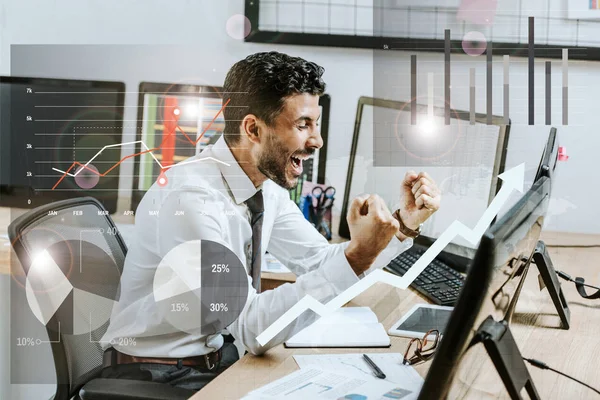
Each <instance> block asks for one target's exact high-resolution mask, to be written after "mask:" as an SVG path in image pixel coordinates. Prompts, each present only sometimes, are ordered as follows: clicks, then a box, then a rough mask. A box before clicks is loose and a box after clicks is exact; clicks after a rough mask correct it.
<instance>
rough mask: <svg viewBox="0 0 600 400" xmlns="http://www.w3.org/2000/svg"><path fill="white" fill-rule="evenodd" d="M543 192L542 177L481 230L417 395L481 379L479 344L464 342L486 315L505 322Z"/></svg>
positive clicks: (536, 231) (538, 221)
mask: <svg viewBox="0 0 600 400" xmlns="http://www.w3.org/2000/svg"><path fill="white" fill-rule="evenodd" d="M549 198H550V179H549V178H547V177H542V178H540V179H539V180H537V181H536V182H534V184H533V186H532V188H531V189H530V190H529V191H528V192H527V193H525V194H524V195H523V197H521V199H520V200H519V201H518V202H517V203H516V204H515V205H514V206H512V207H511V209H510V210H509V211H508V212H507V213H506V214H505V215H503V216H502V218H501V219H499V220H498V221H496V222H495V223H494V224H492V226H490V228H489V229H488V230H487V231H486V233H485V234H484V235H483V237H482V239H481V242H480V244H479V247H478V249H477V253H476V255H475V258H474V259H473V261H472V263H471V265H470V267H469V272H468V274H467V279H466V281H465V285H464V287H463V289H462V291H461V294H460V297H459V299H458V301H457V303H456V305H455V307H454V310H453V312H452V315H451V316H450V320H449V321H448V325H447V326H446V330H445V335H444V337H443V339H442V341H441V343H440V347H439V349H438V350H437V352H436V355H435V358H434V360H433V363H432V365H431V368H430V369H429V372H428V375H427V377H426V380H425V384H424V385H423V389H422V391H421V393H420V395H419V399H433V398H435V399H438V398H446V396H447V395H448V390H450V387H451V383H452V381H453V379H454V378H455V377H456V379H454V380H455V381H457V382H460V383H458V384H457V385H455V387H453V390H460V387H475V386H477V385H479V384H480V383H481V381H478V377H479V376H480V375H482V371H483V369H482V368H481V359H482V357H481V352H483V351H484V349H483V346H478V347H476V348H473V349H469V350H468V351H467V348H468V346H469V343H470V342H471V340H472V339H473V338H474V337H475V335H476V334H477V330H478V329H479V327H480V325H481V323H482V322H483V321H484V320H485V319H486V318H487V317H488V316H491V317H492V318H493V319H494V320H496V321H506V323H509V322H510V320H511V317H512V316H513V312H514V306H515V304H516V301H517V299H518V298H519V292H520V290H521V289H520V287H521V285H520V283H521V282H522V280H523V279H524V278H525V276H526V274H527V269H528V268H529V265H530V263H531V260H532V256H533V254H534V251H535V249H536V245H537V243H538V239H539V237H540V234H541V230H542V226H543V223H544V218H545V214H546V211H547V209H548V203H549ZM462 385H464V386H462ZM449 397H450V398H455V397H457V396H456V395H455V394H454V393H453V394H451V395H450V396H449ZM458 397H460V396H458Z"/></svg>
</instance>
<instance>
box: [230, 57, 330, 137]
mask: <svg viewBox="0 0 600 400" xmlns="http://www.w3.org/2000/svg"><path fill="white" fill-rule="evenodd" d="M324 71H325V69H324V68H323V67H321V66H319V65H317V64H315V63H314V62H310V61H306V60H304V59H302V58H300V57H291V56H288V55H287V54H283V53H279V52H276V51H270V52H264V53H256V54H252V55H250V56H248V57H246V58H245V59H243V60H241V61H238V62H237V63H235V64H234V65H233V66H232V67H231V69H230V70H229V72H228V73H227V76H226V77H225V83H224V85H223V90H224V92H225V93H223V101H227V99H231V100H230V102H229V104H228V105H227V107H225V109H224V110H223V115H224V117H225V131H224V134H225V140H226V142H227V143H228V144H229V145H235V144H237V143H239V140H240V133H239V131H240V123H241V121H242V119H244V117H245V116H246V115H248V114H254V115H256V116H257V117H258V118H260V119H261V120H262V121H264V122H265V123H266V124H267V126H271V125H272V123H273V121H274V120H275V118H277V116H278V115H279V113H280V112H281V111H282V110H283V105H284V102H285V99H286V98H287V97H289V96H292V95H295V94H302V93H310V94H312V95H319V96H320V95H322V94H323V93H324V92H325V82H323V79H322V78H321V76H322V75H323V72H324Z"/></svg>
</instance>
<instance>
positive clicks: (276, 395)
mask: <svg viewBox="0 0 600 400" xmlns="http://www.w3.org/2000/svg"><path fill="white" fill-rule="evenodd" d="M417 395H418V392H416V391H412V390H409V389H405V388H404V387H402V386H399V385H398V384H396V383H391V382H388V381H386V380H383V379H377V378H375V377H365V378H360V377H356V376H355V375H346V374H344V375H342V374H340V373H338V372H333V371H327V370H322V369H318V368H310V369H300V370H298V371H296V372H293V373H291V374H289V375H287V376H285V377H283V378H281V379H278V380H276V381H275V382H272V383H270V384H268V385H265V386H263V387H261V388H260V389H257V390H255V391H252V392H250V393H249V394H248V395H247V396H246V397H244V398H243V399H245V400H272V399H286V400H306V399H311V400H313V399H314V400H321V399H332V400H337V399H402V400H412V399H416V398H417Z"/></svg>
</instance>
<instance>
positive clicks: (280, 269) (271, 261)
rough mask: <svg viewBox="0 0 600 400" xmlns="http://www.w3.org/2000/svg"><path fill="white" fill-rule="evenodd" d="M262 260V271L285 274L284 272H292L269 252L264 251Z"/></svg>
mask: <svg viewBox="0 0 600 400" xmlns="http://www.w3.org/2000/svg"><path fill="white" fill-rule="evenodd" d="M263 260H264V261H263V265H262V271H264V272H271V273H273V274H285V273H286V272H292V271H290V270H289V268H288V267H286V266H285V265H283V264H282V263H281V262H280V261H279V260H278V259H277V258H275V256H273V255H272V254H270V253H265V256H264V258H263Z"/></svg>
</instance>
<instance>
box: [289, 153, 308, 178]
mask: <svg viewBox="0 0 600 400" xmlns="http://www.w3.org/2000/svg"><path fill="white" fill-rule="evenodd" d="M309 157H310V156H309V155H299V154H298V155H295V156H291V157H290V163H291V164H292V169H293V171H294V173H295V175H297V176H300V174H302V162H303V161H304V160H306V159H308V158H309Z"/></svg>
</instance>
